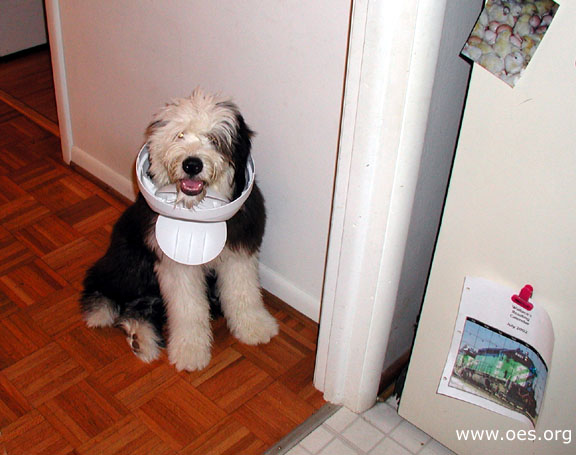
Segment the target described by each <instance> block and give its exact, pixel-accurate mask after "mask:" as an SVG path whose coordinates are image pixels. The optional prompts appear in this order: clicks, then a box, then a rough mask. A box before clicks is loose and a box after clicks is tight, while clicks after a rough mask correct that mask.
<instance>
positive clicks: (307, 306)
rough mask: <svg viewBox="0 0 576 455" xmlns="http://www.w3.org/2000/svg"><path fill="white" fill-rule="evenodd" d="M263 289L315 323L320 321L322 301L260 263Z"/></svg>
mask: <svg viewBox="0 0 576 455" xmlns="http://www.w3.org/2000/svg"><path fill="white" fill-rule="evenodd" d="M260 281H261V284H262V287H263V288H264V289H266V290H267V291H268V292H270V293H271V294H274V295H275V296H276V297H278V298H279V299H280V300H282V301H283V302H285V303H287V304H288V305H290V306H291V307H292V308H294V309H295V310H297V311H299V312H300V313H302V314H303V315H305V316H307V317H309V318H310V319H312V320H313V321H315V322H318V321H319V320H320V301H319V300H317V299H315V298H314V297H312V296H311V295H309V294H307V293H305V292H304V291H302V290H301V289H298V288H297V287H296V286H295V285H294V284H293V283H291V282H290V281H288V280H286V279H285V278H284V277H282V276H281V275H279V274H278V273H276V272H275V271H274V270H272V269H270V268H269V267H267V266H265V265H264V264H262V263H260Z"/></svg>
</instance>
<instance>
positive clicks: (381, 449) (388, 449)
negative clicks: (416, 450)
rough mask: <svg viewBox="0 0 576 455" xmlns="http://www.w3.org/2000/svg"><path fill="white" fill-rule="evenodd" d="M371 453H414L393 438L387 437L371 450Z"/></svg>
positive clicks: (388, 454) (399, 454) (377, 454)
mask: <svg viewBox="0 0 576 455" xmlns="http://www.w3.org/2000/svg"><path fill="white" fill-rule="evenodd" d="M370 455H412V453H411V452H409V451H408V450H406V449H405V448H404V447H402V446H401V445H400V444H398V443H397V442H396V441H394V440H393V439H391V438H386V439H384V440H383V441H382V442H380V444H378V445H377V446H376V447H375V448H374V449H373V450H372V451H371V452H370Z"/></svg>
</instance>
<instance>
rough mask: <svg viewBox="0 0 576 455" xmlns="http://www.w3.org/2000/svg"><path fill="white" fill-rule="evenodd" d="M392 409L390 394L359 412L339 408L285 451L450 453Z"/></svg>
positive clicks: (296, 454)
mask: <svg viewBox="0 0 576 455" xmlns="http://www.w3.org/2000/svg"><path fill="white" fill-rule="evenodd" d="M396 409H397V404H396V399H395V398H394V397H391V398H389V399H388V400H387V401H386V402H385V403H377V404H376V406H374V407H373V408H372V409H369V410H368V411H366V412H364V413H363V414H355V413H353V412H352V411H349V410H348V409H346V408H341V409H339V410H338V411H337V412H336V413H335V414H334V415H333V416H332V417H330V418H329V419H328V420H326V421H325V422H324V423H323V424H322V425H320V426H319V427H318V428H316V429H315V430H314V431H313V432H312V433H310V434H309V435H308V436H306V437H305V438H304V439H303V440H302V441H300V443H298V445H296V446H294V447H293V448H292V449H290V450H289V451H288V453H287V455H415V454H418V455H454V453H453V452H452V451H450V450H448V449H447V448H446V447H444V446H443V445H441V444H440V443H438V442H436V441H435V440H433V439H431V438H430V436H428V435H427V434H426V433H424V432H422V431H420V430H419V429H418V428H416V427H415V426H414V425H412V424H411V423H409V422H407V421H406V420H404V419H403V418H402V417H400V416H399V415H398V413H397V410H396Z"/></svg>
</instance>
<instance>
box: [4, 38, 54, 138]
mask: <svg viewBox="0 0 576 455" xmlns="http://www.w3.org/2000/svg"><path fill="white" fill-rule="evenodd" d="M0 100H3V101H4V102H7V103H8V104H10V105H12V107H16V108H17V110H18V108H23V109H26V108H28V109H29V112H30V115H35V116H36V120H37V121H44V123H45V124H49V123H53V124H55V125H57V124H58V114H57V112H56V97H55V96H54V81H53V78H52V63H51V61H50V49H49V48H48V46H47V45H46V46H40V47H38V48H35V49H33V50H32V51H30V52H23V53H20V54H17V55H16V56H15V57H14V56H7V57H3V58H0ZM56 131H57V130H54V131H53V132H56Z"/></svg>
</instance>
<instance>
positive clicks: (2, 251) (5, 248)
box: [0, 231, 35, 274]
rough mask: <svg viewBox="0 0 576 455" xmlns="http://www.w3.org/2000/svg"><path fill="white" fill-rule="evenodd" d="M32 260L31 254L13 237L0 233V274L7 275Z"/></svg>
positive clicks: (33, 257)
mask: <svg viewBox="0 0 576 455" xmlns="http://www.w3.org/2000/svg"><path fill="white" fill-rule="evenodd" d="M34 259H35V256H34V255H33V254H32V252H31V251H30V250H29V249H28V248H27V247H26V246H25V245H23V244H22V243H21V242H19V241H18V240H16V238H15V237H14V236H13V235H11V234H10V233H5V231H4V233H3V232H2V231H0V274H4V273H8V272H10V271H11V270H13V269H15V268H18V267H20V266H22V265H23V264H28V263H30V262H32V261H33V260H34Z"/></svg>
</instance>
